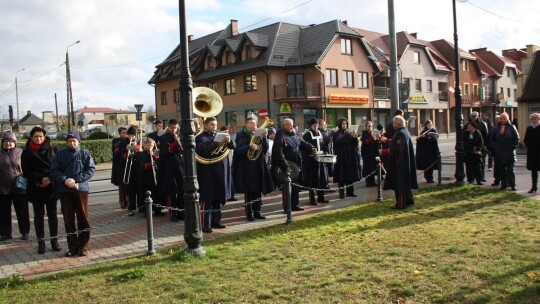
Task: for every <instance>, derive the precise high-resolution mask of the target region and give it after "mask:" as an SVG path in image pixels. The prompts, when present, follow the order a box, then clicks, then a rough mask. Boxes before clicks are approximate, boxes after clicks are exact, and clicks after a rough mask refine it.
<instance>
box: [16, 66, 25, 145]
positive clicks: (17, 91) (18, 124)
mask: <svg viewBox="0 0 540 304" xmlns="http://www.w3.org/2000/svg"><path fill="white" fill-rule="evenodd" d="M24 70H25V68H22V69H20V70H18V71H17V72H15V101H16V102H17V129H18V130H17V134H18V135H19V136H20V135H21V121H20V119H19V87H18V84H17V73H19V72H21V71H24Z"/></svg>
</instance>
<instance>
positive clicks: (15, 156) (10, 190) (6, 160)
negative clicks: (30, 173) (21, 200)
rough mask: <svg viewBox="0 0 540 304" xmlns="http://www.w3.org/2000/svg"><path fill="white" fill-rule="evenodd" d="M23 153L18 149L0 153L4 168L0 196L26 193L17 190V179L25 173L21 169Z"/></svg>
mask: <svg viewBox="0 0 540 304" xmlns="http://www.w3.org/2000/svg"><path fill="white" fill-rule="evenodd" d="M22 151H23V150H22V149H21V148H18V147H15V148H13V149H10V150H6V149H2V151H0V166H1V168H4V170H2V174H0V195H5V194H24V193H25V191H21V190H18V189H15V179H16V178H17V175H19V174H21V173H22V172H23V171H22V167H21V154H22Z"/></svg>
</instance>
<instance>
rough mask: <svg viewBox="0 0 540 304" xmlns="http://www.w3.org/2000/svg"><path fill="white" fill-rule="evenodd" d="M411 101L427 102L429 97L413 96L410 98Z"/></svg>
mask: <svg viewBox="0 0 540 304" xmlns="http://www.w3.org/2000/svg"><path fill="white" fill-rule="evenodd" d="M408 102H409V103H427V102H428V101H427V99H426V98H425V97H424V96H411V97H409V100H408Z"/></svg>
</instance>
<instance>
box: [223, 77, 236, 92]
mask: <svg viewBox="0 0 540 304" xmlns="http://www.w3.org/2000/svg"><path fill="white" fill-rule="evenodd" d="M235 93H236V81H235V80H234V78H232V79H227V80H225V95H230V94H235Z"/></svg>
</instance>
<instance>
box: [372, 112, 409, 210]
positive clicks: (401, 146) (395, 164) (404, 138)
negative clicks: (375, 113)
mask: <svg viewBox="0 0 540 304" xmlns="http://www.w3.org/2000/svg"><path fill="white" fill-rule="evenodd" d="M393 129H394V130H395V131H396V132H395V134H394V137H393V138H392V139H390V138H386V137H383V138H382V139H381V141H385V142H387V143H389V144H390V145H389V147H388V149H381V151H379V153H380V154H381V155H390V157H389V160H388V161H389V163H388V166H386V168H387V170H388V174H387V176H386V179H385V181H384V189H385V190H387V189H393V190H394V192H395V194H396V205H395V207H394V208H396V209H405V208H407V207H408V206H411V205H414V197H413V193H412V189H418V181H417V180H416V161H415V157H414V147H413V142H412V139H411V135H410V134H409V131H407V128H405V118H403V117H402V116H399V115H398V116H396V117H394V119H393Z"/></svg>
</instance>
